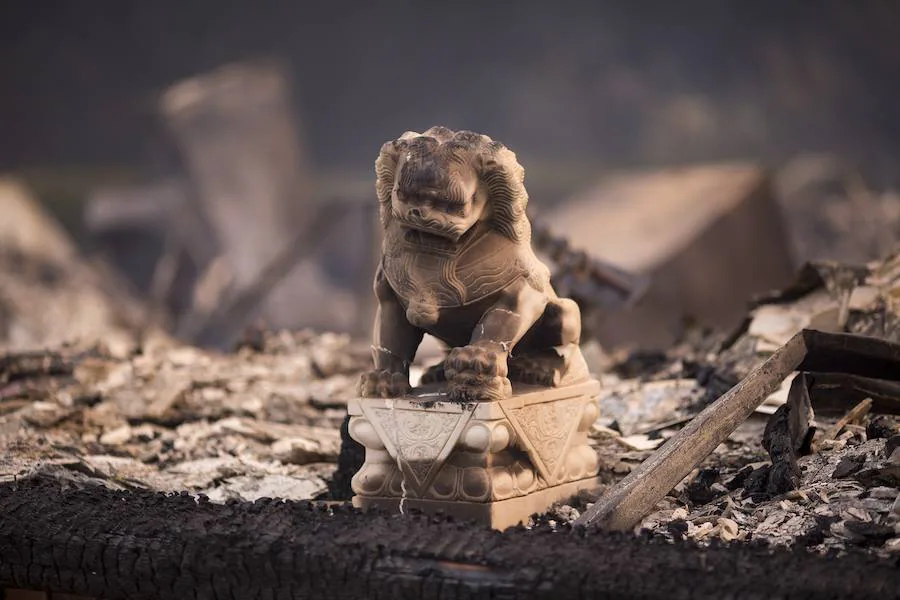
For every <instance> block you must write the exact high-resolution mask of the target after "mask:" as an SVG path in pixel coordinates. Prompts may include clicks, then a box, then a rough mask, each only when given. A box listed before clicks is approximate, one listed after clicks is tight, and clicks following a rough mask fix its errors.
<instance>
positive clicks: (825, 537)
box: [546, 255, 900, 553]
mask: <svg viewBox="0 0 900 600" xmlns="http://www.w3.org/2000/svg"><path fill="white" fill-rule="evenodd" d="M898 318H900V255H894V256H892V257H890V258H888V259H887V260H884V261H878V262H873V263H870V264H868V265H863V266H860V267H849V266H845V265H839V264H835V263H818V264H809V265H806V266H805V267H804V268H803V269H802V270H801V272H800V274H799V276H798V279H797V281H796V282H795V283H794V285H792V286H791V287H789V288H787V289H785V290H783V291H780V292H778V293H775V294H771V295H769V296H767V297H765V298H760V299H758V300H757V301H756V303H755V306H754V308H753V310H751V312H750V314H749V316H748V319H747V320H746V321H745V323H744V324H743V325H742V326H741V328H740V329H739V330H738V331H736V332H734V333H733V334H732V335H731V336H728V337H725V336H718V337H717V336H709V335H698V334H699V333H702V332H697V331H695V332H693V333H694V338H693V339H688V340H685V341H684V342H683V343H682V344H680V345H677V346H675V347H674V348H672V349H671V350H670V351H669V352H667V353H662V354H658V355H652V356H647V355H645V354H631V355H629V356H627V357H625V358H623V359H621V360H620V361H619V362H618V363H617V364H615V365H614V366H613V367H612V369H611V373H610V374H608V375H607V376H606V377H605V380H604V381H605V383H606V390H607V391H606V395H605V397H604V398H602V399H601V405H602V406H603V407H604V411H603V412H604V414H603V416H601V418H600V419H599V420H598V421H597V423H596V424H595V426H594V430H593V434H594V437H595V440H596V443H597V445H598V447H599V448H602V449H603V450H602V452H603V453H604V455H605V456H606V458H607V462H608V464H609V467H610V469H611V470H612V471H613V472H615V473H617V474H624V473H627V472H629V471H630V470H631V469H633V468H634V467H636V466H637V465H638V464H639V463H640V462H641V461H643V460H644V459H646V458H647V457H648V456H650V454H651V453H652V450H653V449H655V448H656V447H657V446H659V445H660V444H662V443H663V442H664V441H665V440H666V439H668V438H669V437H671V436H672V435H674V432H675V431H676V429H677V428H678V427H679V426H680V425H681V424H682V423H684V422H685V421H687V420H688V419H689V418H690V417H691V416H693V415H694V414H696V413H697V411H698V410H699V409H701V408H702V407H703V406H705V404H706V403H708V402H709V401H710V399H714V398H716V397H717V396H719V395H720V394H721V393H722V392H723V391H724V390H726V389H728V388H730V387H731V386H732V385H734V384H736V383H738V382H740V381H741V380H742V379H743V378H744V377H745V376H746V375H747V374H748V373H749V372H750V371H751V370H752V369H753V368H754V367H755V366H757V365H758V364H760V363H761V362H762V361H763V360H765V358H767V357H768V356H770V355H771V354H772V353H773V351H774V350H775V349H777V348H778V347H780V346H781V345H782V344H784V343H785V342H786V341H787V340H788V339H790V338H791V336H793V335H794V334H795V333H797V332H798V331H800V330H801V329H803V328H816V329H819V330H823V331H832V332H838V331H848V332H853V333H861V334H864V335H869V336H874V337H878V338H881V339H885V340H889V341H893V342H898V341H900V328H898V326H897V325H898V322H900V321H898ZM713 340H719V341H721V346H720V348H719V349H718V351H714V350H711V346H710V344H711V342H712V341H713ZM799 376H801V375H797V376H796V377H799ZM896 377H897V374H896V373H885V379H889V378H890V379H894V380H896ZM792 383H793V380H792V379H789V380H787V381H786V382H785V383H784V384H783V386H782V388H781V389H780V390H779V391H778V392H776V393H775V394H772V395H771V396H770V397H769V398H768V399H767V400H766V402H764V403H763V405H762V406H760V408H759V409H758V410H757V412H756V413H755V414H754V416H753V417H752V418H751V419H749V420H747V421H746V422H744V423H743V424H742V425H741V426H740V427H739V428H738V429H737V430H736V431H735V432H734V433H733V434H732V435H731V436H729V438H728V440H727V441H726V442H725V443H723V444H721V445H720V446H719V447H718V448H717V449H716V451H715V452H714V453H713V454H712V455H711V456H709V457H708V458H707V459H706V461H704V463H703V464H702V465H701V466H700V467H699V468H698V469H696V470H695V471H694V472H693V473H692V474H691V475H690V476H689V477H688V478H686V479H685V480H684V481H682V482H681V483H680V484H679V485H678V486H677V487H676V488H675V489H674V490H672V491H671V492H670V493H669V494H668V496H667V497H666V498H665V499H664V501H662V502H661V503H660V504H659V505H658V506H657V507H656V510H655V511H654V512H653V513H652V514H650V515H648V516H647V517H646V518H644V519H643V521H642V522H641V523H640V525H638V526H637V528H636V529H637V530H645V531H648V532H650V533H651V534H652V535H654V536H660V537H664V538H668V539H672V538H685V537H686V538H691V539H693V540H696V541H701V542H710V541H711V540H720V541H731V540H743V541H750V540H762V541H765V542H767V543H771V544H778V545H786V546H803V547H807V548H811V549H813V550H816V551H822V552H826V551H829V550H835V549H836V550H841V549H845V548H847V547H850V546H859V547H864V548H867V549H871V550H873V551H875V552H878V553H895V552H900V450H898V448H900V418H898V416H897V415H900V393H898V391H900V386H897V384H896V383H893V382H888V381H882V380H877V379H871V380H863V379H862V378H857V377H852V376H842V375H840V374H826V375H823V376H821V377H820V381H819V385H820V386H821V388H815V389H814V391H813V392H812V393H811V396H812V408H813V410H814V413H815V419H814V422H813V423H812V424H811V425H812V430H811V431H814V434H813V436H812V439H811V440H810V441H811V444H810V445H811V448H810V452H809V453H808V454H806V455H805V456H801V457H799V459H798V460H797V467H798V471H799V472H798V473H797V474H796V475H797V476H796V479H795V480H794V481H793V484H792V485H788V486H787V487H788V488H789V489H779V488H778V486H776V485H774V484H773V477H772V476H771V473H772V471H773V470H774V467H773V465H772V457H771V456H770V455H769V453H767V451H766V448H765V447H764V440H765V438H766V435H767V431H766V429H767V421H768V422H769V423H774V421H775V420H776V419H777V416H778V415H779V414H780V411H779V407H781V406H784V404H785V402H786V400H787V395H788V392H789V390H790V387H791V384H792ZM770 415H771V416H770ZM617 446H618V447H619V448H626V449H628V452H621V451H619V452H618V453H615V451H614V449H615V448H616V447H617ZM611 449H612V450H613V451H611ZM589 504H590V499H587V498H583V499H582V503H581V504H580V505H578V506H564V507H561V508H560V509H558V510H557V511H556V512H555V513H554V514H552V515H548V516H547V517H546V518H550V519H554V520H557V521H559V520H562V521H566V522H571V521H574V520H575V519H576V518H577V517H578V515H579V512H580V510H583V509H584V508H585V507H586V505H589Z"/></svg>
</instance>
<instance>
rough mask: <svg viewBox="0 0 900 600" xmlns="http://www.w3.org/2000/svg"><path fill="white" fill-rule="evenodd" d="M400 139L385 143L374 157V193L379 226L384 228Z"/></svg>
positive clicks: (388, 213) (398, 155)
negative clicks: (375, 157) (376, 200)
mask: <svg viewBox="0 0 900 600" xmlns="http://www.w3.org/2000/svg"><path fill="white" fill-rule="evenodd" d="M401 143H402V142H400V140H394V141H391V142H387V143H385V144H384V145H383V146H382V147H381V151H380V152H379V153H378V158H377V159H375V193H376V194H377V195H378V207H379V214H380V216H381V226H382V227H383V228H386V227H387V226H388V224H389V223H390V221H391V193H392V192H393V190H394V174H395V173H396V171H397V161H398V160H399V158H400V151H401V147H400V146H401Z"/></svg>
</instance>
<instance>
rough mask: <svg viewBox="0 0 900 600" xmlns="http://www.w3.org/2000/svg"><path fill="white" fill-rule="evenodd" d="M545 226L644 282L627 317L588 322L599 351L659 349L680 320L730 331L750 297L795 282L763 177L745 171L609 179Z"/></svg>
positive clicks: (712, 169)
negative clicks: (647, 279) (646, 277)
mask: <svg viewBox="0 0 900 600" xmlns="http://www.w3.org/2000/svg"><path fill="white" fill-rule="evenodd" d="M544 220H545V222H546V224H547V225H548V226H550V227H552V228H554V229H555V230H557V231H561V232H565V233H566V235H567V236H568V238H569V240H570V241H571V245H572V247H573V248H577V249H580V250H583V251H585V252H587V253H588V254H589V255H592V256H597V257H601V258H603V259H604V260H607V261H609V262H611V263H613V264H616V265H618V266H620V267H622V268H624V269H628V270H631V271H635V272H639V273H645V274H650V275H652V278H653V282H652V284H651V287H650V290H649V291H648V293H647V296H646V297H645V299H644V300H643V301H642V302H641V303H639V305H638V306H637V307H636V308H635V309H633V310H631V311H628V312H627V313H624V314H618V313H617V314H615V315H614V316H613V315H610V316H609V317H604V315H592V316H590V321H589V322H587V325H588V326H589V327H590V328H591V329H592V330H593V331H594V332H595V333H596V335H597V336H598V337H599V339H600V341H601V343H604V344H607V345H614V344H623V343H628V344H636V345H639V346H643V347H646V346H659V347H664V346H665V345H667V344H668V343H669V342H671V341H672V340H673V338H674V336H675V335H676V333H677V332H678V330H679V328H680V324H681V319H682V317H683V316H684V315H690V316H693V317H695V318H697V319H698V320H699V321H700V322H702V323H705V324H709V325H714V326H718V327H722V328H726V329H727V328H731V327H733V326H735V325H736V324H737V323H738V322H739V321H740V319H741V318H742V317H743V315H744V310H745V308H746V303H747V301H748V300H749V299H750V298H751V297H752V296H753V295H755V294H758V293H761V292H765V291H768V290H769V289H775V288H779V287H781V286H783V285H784V284H786V283H787V282H788V281H790V279H791V277H792V275H793V269H794V267H793V262H792V258H791V255H790V249H789V246H788V243H787V240H786V234H785V229H784V226H783V224H782V218H781V214H780V212H779V207H778V203H777V201H776V200H775V195H774V192H773V191H772V188H771V186H770V180H769V176H768V174H767V173H766V172H765V171H763V170H762V169H760V168H758V167H756V166H753V165H750V164H739V163H736V164H717V165H701V166H692V167H686V168H679V169H667V170H658V171H649V172H647V171H643V172H640V171H639V172H625V173H619V174H615V175H613V176H611V177H609V178H607V179H605V180H604V181H603V182H601V183H600V184H599V185H598V186H596V187H595V188H593V189H590V190H588V191H586V192H584V193H583V194H580V195H578V196H576V197H574V198H572V199H570V200H568V201H566V202H564V203H561V204H559V205H557V206H554V208H553V210H552V211H547V214H546V216H545V218H544Z"/></svg>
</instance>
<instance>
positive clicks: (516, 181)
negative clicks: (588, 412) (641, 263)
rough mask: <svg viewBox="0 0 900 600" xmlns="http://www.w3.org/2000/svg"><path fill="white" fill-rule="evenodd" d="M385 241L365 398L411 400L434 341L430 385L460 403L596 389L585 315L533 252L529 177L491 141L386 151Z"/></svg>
mask: <svg viewBox="0 0 900 600" xmlns="http://www.w3.org/2000/svg"><path fill="white" fill-rule="evenodd" d="M375 172H376V183H375V187H376V192H377V194H378V200H379V202H380V205H381V224H382V227H383V229H384V241H383V247H382V257H381V263H380V265H379V268H378V271H377V273H376V276H375V295H376V297H377V299H378V312H377V315H376V319H375V333H374V344H373V355H374V359H375V369H374V370H373V371H371V372H368V373H364V374H363V376H362V378H361V381H360V390H359V391H360V394H361V395H363V396H380V397H395V396H402V395H404V394H406V393H407V392H409V390H410V384H409V366H410V363H411V362H412V360H413V358H414V357H415V353H416V350H417V348H418V346H419V344H420V343H421V341H422V337H423V336H424V335H425V333H429V334H431V335H433V336H434V337H436V338H438V339H439V340H441V341H442V342H444V343H445V344H447V345H448V346H449V347H450V348H451V350H450V352H449V353H448V355H447V357H446V358H445V360H444V361H443V362H442V363H441V364H440V365H437V366H436V367H432V368H431V369H430V370H429V371H427V372H426V373H425V375H424V376H423V383H428V382H436V381H446V382H447V387H448V394H449V396H450V399H451V400H453V401H460V402H471V401H485V400H499V399H502V398H505V397H507V396H509V395H510V394H511V393H512V387H511V384H510V379H512V380H514V381H520V382H522V383H529V384H536V385H544V386H557V385H564V384H569V383H576V382H580V381H583V380H585V379H588V378H589V373H588V369H587V366H586V364H585V362H584V358H583V357H582V355H581V351H580V349H579V347H578V343H579V336H580V335H581V315H580V313H579V310H578V306H577V305H576V304H575V302H573V301H572V300H569V299H565V298H559V297H557V295H556V293H555V292H554V291H553V288H552V287H551V285H550V272H549V270H548V269H547V267H546V266H544V264H543V263H541V262H540V261H539V260H538V259H537V257H536V256H535V254H534V251H533V250H532V247H531V225H530V224H529V222H528V218H527V217H526V215H525V208H526V205H527V203H528V193H527V192H526V191H525V185H524V180H525V171H524V169H523V168H522V167H521V166H520V165H519V163H518V162H517V160H516V156H515V154H514V153H513V152H511V151H510V150H509V149H508V148H506V146H504V145H503V144H501V143H499V142H495V141H493V140H492V139H491V138H489V137H488V136H486V135H481V134H478V133H473V132H470V131H457V132H454V131H451V130H449V129H447V128H446V127H432V128H431V129H429V130H428V131H426V132H425V133H423V134H419V133H415V132H407V133H404V134H403V135H402V136H401V137H400V138H399V139H397V140H394V141H392V142H388V143H386V144H385V145H384V146H383V147H382V148H381V153H380V154H379V156H378V159H377V160H376V162H375Z"/></svg>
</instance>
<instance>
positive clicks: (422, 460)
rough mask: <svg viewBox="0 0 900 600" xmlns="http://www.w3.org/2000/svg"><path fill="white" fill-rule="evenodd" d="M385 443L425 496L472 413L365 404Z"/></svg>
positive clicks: (404, 471)
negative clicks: (378, 406)
mask: <svg viewBox="0 0 900 600" xmlns="http://www.w3.org/2000/svg"><path fill="white" fill-rule="evenodd" d="M362 410H363V413H364V414H365V415H366V417H368V419H369V421H370V422H371V423H372V425H373V427H375V430H376V431H377V432H378V435H379V437H380V438H381V441H382V442H384V445H385V447H386V448H387V451H388V452H389V453H390V455H391V457H393V459H394V460H395V461H397V465H398V466H399V467H400V470H401V471H402V473H403V476H404V477H405V478H406V483H407V484H411V485H412V487H413V489H414V491H415V493H416V495H418V496H420V497H421V496H424V495H425V493H426V491H427V490H428V487H429V486H430V485H431V481H432V479H434V476H435V475H436V474H437V473H438V471H440V469H441V466H443V464H444V462H445V461H446V460H447V457H448V456H450V452H452V451H453V448H454V447H455V446H456V442H457V440H459V436H460V435H461V434H462V430H463V428H464V427H465V426H466V423H468V421H469V418H470V417H471V416H472V412H473V411H472V410H471V409H469V410H464V411H463V412H462V413H443V412H430V411H427V410H422V409H418V410H404V409H393V408H376V407H372V406H366V405H365V404H363V405H362Z"/></svg>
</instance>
